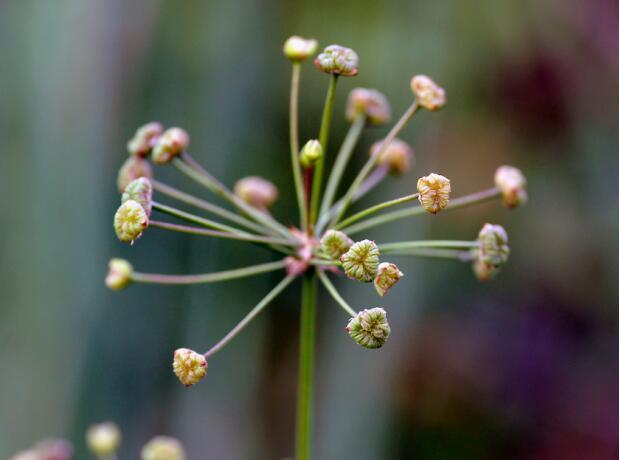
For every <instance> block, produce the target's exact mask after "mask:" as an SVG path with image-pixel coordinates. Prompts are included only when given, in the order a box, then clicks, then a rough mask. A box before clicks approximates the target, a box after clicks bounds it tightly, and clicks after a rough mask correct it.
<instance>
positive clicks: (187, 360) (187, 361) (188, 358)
mask: <svg viewBox="0 0 620 460" xmlns="http://www.w3.org/2000/svg"><path fill="white" fill-rule="evenodd" d="M207 367H208V365H207V360H206V358H205V357H204V355H201V354H200V353H196V352H195V351H194V350H190V349H189V348H179V349H178V350H176V351H175V352H174V359H173V361H172V370H173V371H174V374H175V375H176V376H177V377H178V378H179V380H180V381H181V383H182V384H183V385H185V386H186V387H191V386H192V385H195V384H196V383H198V382H200V381H201V380H202V379H203V378H204V376H205V375H207Z"/></svg>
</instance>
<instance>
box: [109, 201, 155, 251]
mask: <svg viewBox="0 0 620 460" xmlns="http://www.w3.org/2000/svg"><path fill="white" fill-rule="evenodd" d="M148 226H149V217H148V216H147V215H146V211H145V210H144V208H143V207H142V205H141V204H140V203H138V202H137V201H134V200H129V201H125V202H124V203H123V204H121V205H120V207H119V208H118V210H117V211H116V214H115V215H114V231H115V232H116V236H117V237H118V239H119V240H121V241H122V242H124V243H133V242H134V241H135V240H137V239H138V238H140V236H142V232H144V230H146V228H147V227H148Z"/></svg>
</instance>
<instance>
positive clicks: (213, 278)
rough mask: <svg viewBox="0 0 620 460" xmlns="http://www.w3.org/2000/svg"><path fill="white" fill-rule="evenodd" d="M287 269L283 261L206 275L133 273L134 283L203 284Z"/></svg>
mask: <svg viewBox="0 0 620 460" xmlns="http://www.w3.org/2000/svg"><path fill="white" fill-rule="evenodd" d="M284 267H285V263H284V261H283V260H279V261H277V262H269V263H266V264H259V265H250V266H249V267H243V268H235V269H233V270H224V271H221V272H214V273H204V274H200V275H163V274H159V273H133V274H132V275H131V279H132V281H134V282H136V283H150V284H203V283H216V282H219V281H228V280H234V279H237V278H245V277H247V276H254V275H259V274H261V273H268V272H273V271H276V270H281V269H283V268H284Z"/></svg>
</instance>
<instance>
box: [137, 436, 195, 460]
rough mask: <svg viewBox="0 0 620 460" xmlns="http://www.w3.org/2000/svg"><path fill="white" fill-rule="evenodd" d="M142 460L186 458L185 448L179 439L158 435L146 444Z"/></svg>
mask: <svg viewBox="0 0 620 460" xmlns="http://www.w3.org/2000/svg"><path fill="white" fill-rule="evenodd" d="M140 460H185V449H183V445H182V444H181V443H180V442H179V440H178V439H175V438H171V437H169V436H156V437H154V438H153V439H151V440H150V441H149V442H147V443H146V444H145V445H144V447H143V448H142V451H141V452H140Z"/></svg>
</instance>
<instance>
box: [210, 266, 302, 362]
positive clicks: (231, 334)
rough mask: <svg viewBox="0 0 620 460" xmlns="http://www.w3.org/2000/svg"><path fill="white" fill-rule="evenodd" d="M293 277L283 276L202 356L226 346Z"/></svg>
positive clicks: (212, 353) (211, 354)
mask: <svg viewBox="0 0 620 460" xmlns="http://www.w3.org/2000/svg"><path fill="white" fill-rule="evenodd" d="M294 279H295V277H294V276H287V277H286V278H284V279H283V280H282V281H280V282H279V283H278V284H277V285H276V287H274V288H273V289H272V290H271V291H270V292H269V294H267V295H266V296H265V297H264V298H263V300H261V301H260V302H258V304H257V305H256V306H255V307H254V308H253V309H252V310H250V312H249V313H248V314H247V315H246V316H245V318H243V319H242V320H241V321H240V322H239V323H238V324H237V325H236V326H235V327H234V328H233V329H232V330H231V331H230V332H229V333H228V334H226V335H225V336H224V338H222V340H220V341H219V342H218V343H216V344H215V345H213V346H212V347H211V348H210V349H209V350H208V351H207V352H205V354H204V356H205V358H209V357H211V356H213V355H214V354H215V353H217V352H218V351H220V350H221V349H222V348H224V347H225V346H226V344H227V343H229V342H230V341H231V340H232V339H234V338H235V336H236V335H237V334H239V332H241V331H242V330H243V329H245V327H246V326H247V325H248V324H250V323H251V322H252V320H253V319H254V318H256V316H257V315H258V314H259V313H260V312H261V311H263V310H264V309H265V307H266V306H267V305H269V303H270V302H271V301H272V300H273V299H275V298H276V296H277V295H278V294H280V292H282V291H283V290H284V289H286V287H287V286H288V285H289V284H291V283H292V282H293V280H294Z"/></svg>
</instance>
